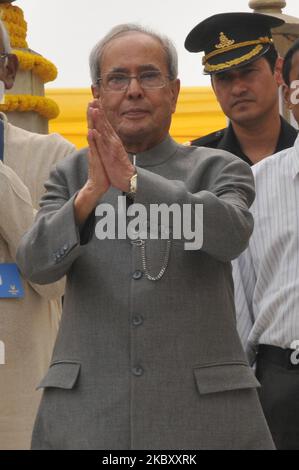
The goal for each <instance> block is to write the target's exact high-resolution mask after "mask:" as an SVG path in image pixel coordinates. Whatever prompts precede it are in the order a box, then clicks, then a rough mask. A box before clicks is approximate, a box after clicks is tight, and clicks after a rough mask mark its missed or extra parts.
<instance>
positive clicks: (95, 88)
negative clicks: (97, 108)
mask: <svg viewBox="0 0 299 470" xmlns="http://www.w3.org/2000/svg"><path fill="white" fill-rule="evenodd" d="M91 93H92V96H93V97H94V98H95V99H98V98H99V97H100V91H99V87H98V86H96V85H91Z"/></svg>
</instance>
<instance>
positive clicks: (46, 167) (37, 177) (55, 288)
mask: <svg viewBox="0 0 299 470" xmlns="http://www.w3.org/2000/svg"><path fill="white" fill-rule="evenodd" d="M17 67H18V61H17V57H16V56H15V55H14V54H13V53H12V52H11V48H10V44H9V39H8V35H7V33H6V30H5V28H4V26H3V25H2V23H1V21H0V88H1V91H2V92H4V89H9V88H11V87H12V86H13V83H14V79H15V75H16V71H17ZM73 150H74V147H73V145H72V144H70V143H69V142H67V141H66V140H65V139H63V138H62V137H61V136H59V135H57V134H56V135H55V134H52V135H40V134H35V133H33V132H28V131H25V130H24V129H20V128H18V127H15V126H13V125H11V124H10V123H9V122H8V121H7V118H6V116H5V115H4V114H2V113H0V276H1V279H0V318H1V323H0V450H20V449H29V447H30V440H31V433H32V428H33V422H34V417H35V414H36V411H37V407H38V404H39V401H40V392H36V390H35V389H36V387H37V385H38V383H39V381H40V379H41V378H42V376H43V375H44V373H45V370H46V368H47V367H48V363H49V361H50V357H51V354H52V349H53V344H54V341H55V338H56V333H57V330H58V326H59V320H60V315H61V301H60V298H61V296H62V294H63V292H64V281H63V280H61V281H59V282H56V283H53V284H51V285H47V286H37V285H36V284H34V283H30V282H28V281H27V280H25V279H24V278H23V277H21V276H20V274H19V272H18V269H17V266H16V251H17V246H18V244H19V241H20V239H21V237H22V235H23V234H24V232H26V230H28V229H29V228H30V227H31V226H32V224H33V222H34V217H35V213H36V209H37V208H38V201H39V199H40V198H41V196H42V194H44V192H45V189H44V182H45V181H46V179H47V178H48V175H49V172H50V169H51V167H52V166H53V165H54V164H55V163H57V162H58V161H59V160H61V159H62V158H64V157H65V156H66V155H68V154H69V153H72V152H73ZM22 290H23V292H22Z"/></svg>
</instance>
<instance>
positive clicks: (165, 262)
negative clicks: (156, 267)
mask: <svg viewBox="0 0 299 470" xmlns="http://www.w3.org/2000/svg"><path fill="white" fill-rule="evenodd" d="M135 244H136V245H137V246H140V248H141V258H142V267H143V270H144V274H145V276H146V278H147V279H148V280H149V281H160V279H162V277H163V276H164V274H165V271H166V269H167V267H168V263H169V257H170V250H171V240H167V246H166V250H165V256H164V260H163V265H162V268H161V270H160V272H159V274H157V276H152V275H151V274H150V272H149V270H148V266H147V261H146V251H145V241H144V240H137V241H136V242H135Z"/></svg>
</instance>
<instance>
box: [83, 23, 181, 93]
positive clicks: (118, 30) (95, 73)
mask: <svg viewBox="0 0 299 470" xmlns="http://www.w3.org/2000/svg"><path fill="white" fill-rule="evenodd" d="M129 32H138V33H143V34H147V35H148V36H151V37H153V38H154V39H157V40H158V41H159V42H160V43H161V46H162V48H163V50H164V51H165V54H166V59H167V66H168V72H169V77H170V79H171V80H174V79H176V78H177V76H178V53H177V50H176V48H175V45H174V44H173V42H172V41H171V40H170V39H169V38H168V37H167V36H164V35H161V34H159V33H157V32H155V31H153V30H151V29H149V28H146V27H144V26H141V25H139V24H137V23H126V24H120V25H118V26H115V27H114V28H112V29H111V30H110V31H109V32H108V33H107V34H106V35H105V36H104V37H103V39H101V40H100V41H99V42H98V43H97V44H96V45H95V46H94V48H93V49H92V51H91V53H90V56H89V67H90V76H91V81H92V84H93V85H96V83H97V80H98V78H99V77H100V76H101V70H100V64H101V59H102V56H103V52H104V49H105V46H106V45H107V44H108V43H109V42H110V41H112V40H113V39H115V38H116V37H118V36H121V35H124V34H126V33H129Z"/></svg>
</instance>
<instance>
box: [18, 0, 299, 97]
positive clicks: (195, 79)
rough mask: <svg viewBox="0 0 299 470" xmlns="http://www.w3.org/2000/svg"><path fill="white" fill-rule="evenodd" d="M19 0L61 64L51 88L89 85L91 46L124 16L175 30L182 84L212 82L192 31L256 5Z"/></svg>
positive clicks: (46, 52)
mask: <svg viewBox="0 0 299 470" xmlns="http://www.w3.org/2000/svg"><path fill="white" fill-rule="evenodd" d="M15 5H16V6H19V7H20V8H22V9H23V11H24V14H25V19H26V20H27V22H28V42H29V47H30V48H32V49H34V50H36V51H37V52H39V53H41V54H42V55H43V56H44V57H46V58H48V59H50V60H52V61H53V62H54V63H55V65H56V66H57V67H58V70H59V76H58V78H57V80H56V81H55V82H53V83H49V84H48V87H51V88H54V87H59V88H80V87H83V88H84V87H88V86H89V85H90V79H89V70H88V55H89V52H90V50H91V48H92V47H93V45H94V44H95V43H96V42H97V41H98V40H99V39H100V38H101V37H102V36H103V35H104V34H105V33H106V32H107V31H108V30H109V29H110V28H111V27H112V26H115V25H116V24H118V23H123V22H139V23H142V24H143V25H147V26H150V27H153V28H154V29H156V30H158V31H161V32H164V33H165V34H167V35H168V36H170V37H171V39H173V41H174V42H175V44H176V46H177V48H178V52H179V69H180V78H181V80H182V85H183V86H197V85H208V84H209V79H208V78H207V77H205V76H203V75H202V72H201V57H200V56H199V55H198V54H190V53H189V52H187V51H186V50H185V49H184V47H183V44H184V40H185V37H186V35H187V34H188V32H189V31H190V30H191V28H193V27H194V26H195V25H196V24H197V23H198V22H199V21H201V20H203V19H205V18H207V17H208V16H210V15H213V14H215V13H221V12H228V11H251V10H250V9H249V7H248V0H226V1H223V0H222V1H220V0H104V1H103V0H85V1H84V0H18V1H16V2H15ZM284 13H286V14H288V15H293V16H298V17H299V2H298V0H287V7H286V8H285V9H284Z"/></svg>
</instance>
